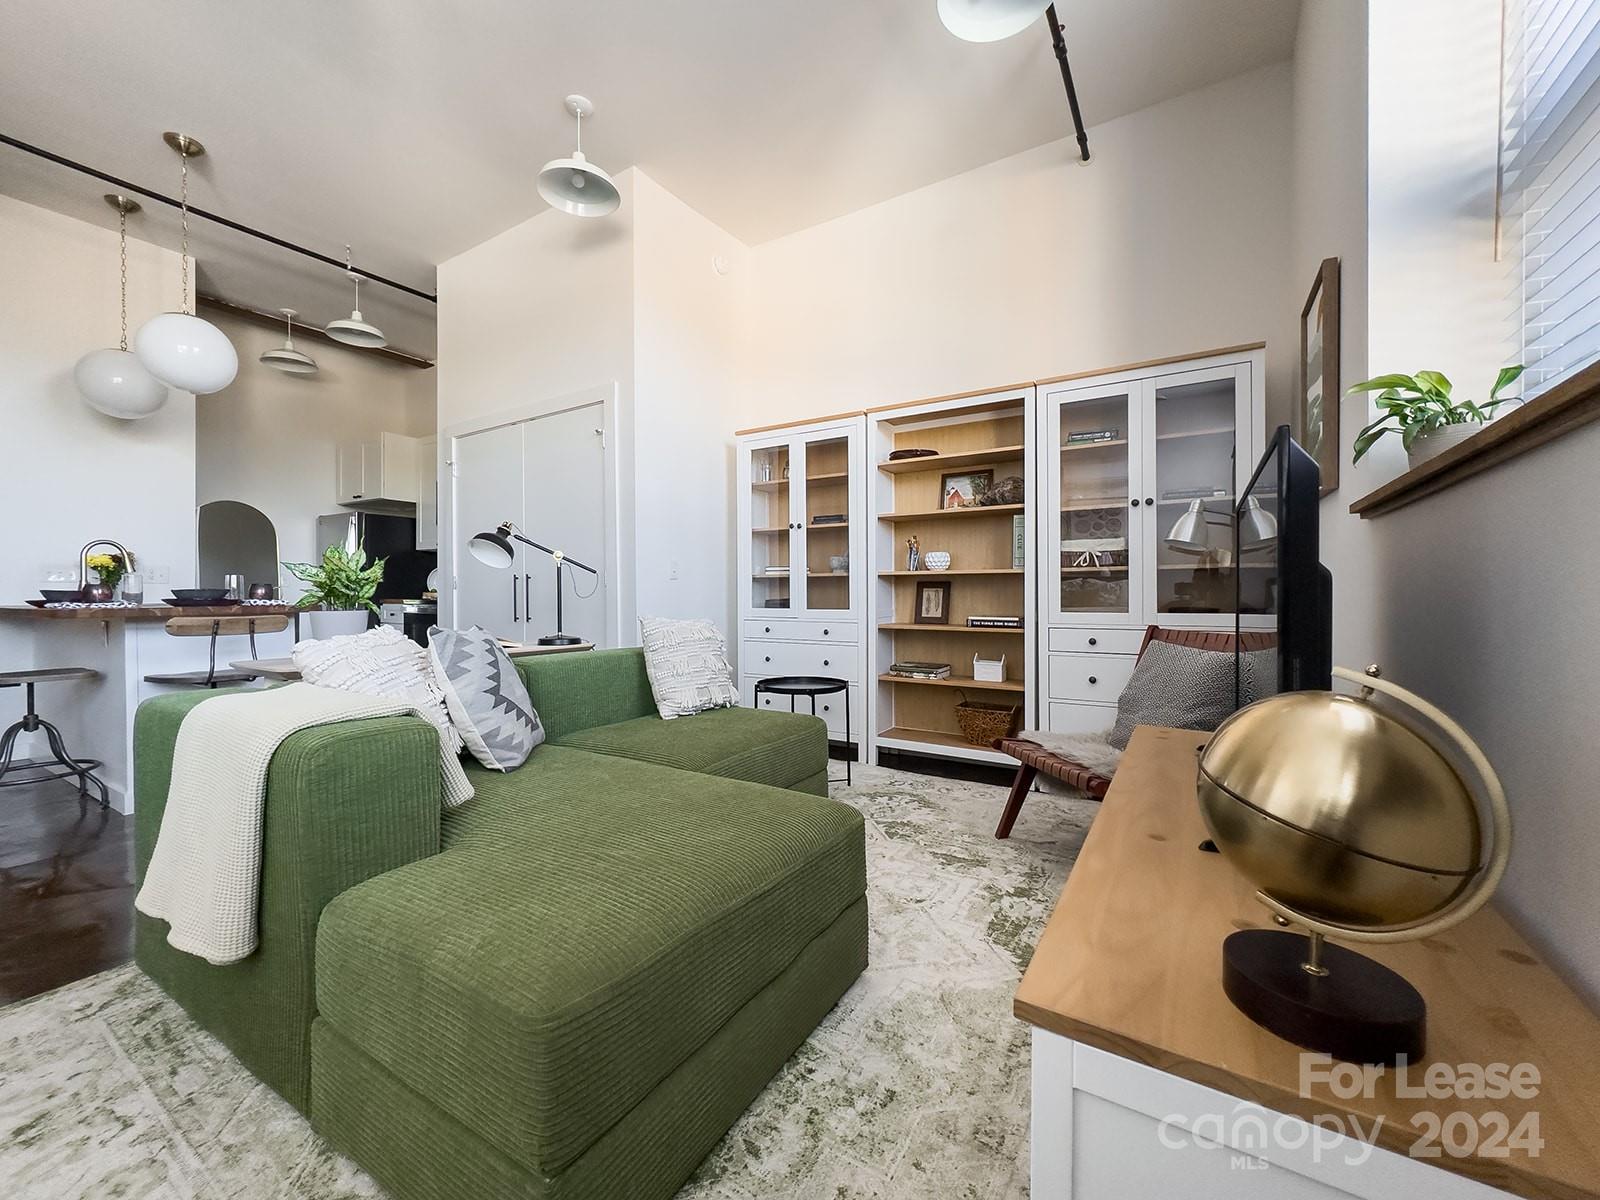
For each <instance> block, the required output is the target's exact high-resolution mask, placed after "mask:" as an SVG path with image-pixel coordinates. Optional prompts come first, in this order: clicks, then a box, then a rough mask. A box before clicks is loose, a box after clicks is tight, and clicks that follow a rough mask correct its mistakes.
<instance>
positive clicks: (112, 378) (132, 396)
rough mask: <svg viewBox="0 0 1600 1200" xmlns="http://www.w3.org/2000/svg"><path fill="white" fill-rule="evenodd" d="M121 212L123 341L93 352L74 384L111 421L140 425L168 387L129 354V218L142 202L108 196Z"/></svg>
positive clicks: (74, 372)
mask: <svg viewBox="0 0 1600 1200" xmlns="http://www.w3.org/2000/svg"><path fill="white" fill-rule="evenodd" d="M106 203H107V204H109V205H111V207H112V208H114V209H116V210H117V248H118V256H119V259H120V261H121V264H122V275H121V278H122V341H121V343H120V346H119V348H118V349H116V350H91V351H90V352H89V353H88V354H85V355H84V356H83V357H82V358H80V359H79V360H78V365H77V366H75V367H73V368H72V378H73V381H74V382H75V383H76V384H77V385H78V392H79V394H80V395H82V396H83V398H84V399H85V400H86V401H88V403H89V407H90V408H93V409H94V410H96V411H97V412H103V413H105V414H106V416H108V417H118V418H120V419H121V420H124V421H137V420H139V419H140V418H141V417H148V416H149V415H150V414H151V413H153V412H155V411H156V410H157V409H159V408H160V407H161V406H162V405H163V404H165V403H166V402H167V385H166V384H164V383H162V382H161V381H160V380H159V379H157V378H156V377H155V376H154V375H152V374H150V372H149V371H146V370H145V369H144V364H143V363H141V362H140V361H139V360H138V359H137V358H136V357H135V356H134V355H132V354H130V353H129V352H128V214H129V213H136V212H138V211H139V202H138V201H137V200H130V199H128V197H126V196H107V197H106Z"/></svg>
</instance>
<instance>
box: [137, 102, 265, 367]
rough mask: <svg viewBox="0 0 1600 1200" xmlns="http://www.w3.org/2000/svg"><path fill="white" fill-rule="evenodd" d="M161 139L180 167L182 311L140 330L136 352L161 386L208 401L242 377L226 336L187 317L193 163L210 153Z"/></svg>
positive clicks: (174, 138)
mask: <svg viewBox="0 0 1600 1200" xmlns="http://www.w3.org/2000/svg"><path fill="white" fill-rule="evenodd" d="M161 137H162V140H163V141H165V142H166V143H167V145H169V146H171V147H172V149H173V150H174V151H175V152H176V153H177V155H178V161H179V162H180V163H181V164H182V165H181V168H180V172H181V184H180V191H179V196H180V200H179V206H178V211H179V214H180V221H181V225H182V234H181V239H180V245H179V251H178V263H179V271H180V272H181V274H182V279H181V291H180V296H181V298H182V308H181V309H180V311H178V312H166V313H161V314H159V315H158V316H154V317H151V318H150V319H149V320H148V321H146V322H145V323H144V324H143V325H141V326H140V327H139V332H138V334H137V335H135V337H134V339H133V348H134V352H135V353H136V354H137V355H138V356H139V361H140V362H141V363H143V364H144V366H145V369H146V370H147V371H149V372H150V374H152V375H154V376H155V377H156V378H157V379H159V380H160V381H161V382H162V383H165V384H167V385H168V386H169V387H175V388H177V389H179V390H180V391H184V392H193V393H194V394H195V395H197V396H205V395H209V394H210V393H212V392H220V391H221V390H222V389H223V388H225V387H227V386H228V385H229V384H230V383H232V382H233V380H234V376H236V375H238V373H239V354H238V351H236V350H235V349H234V348H233V343H232V342H230V341H229V340H228V338H227V335H226V334H224V333H223V332H222V330H220V329H218V328H217V327H216V326H215V325H213V324H212V323H211V322H210V321H204V320H201V319H200V318H199V317H197V316H195V315H194V314H193V313H192V312H190V311H189V160H190V159H191V158H198V157H199V156H200V155H202V154H204V153H205V152H206V149H205V147H204V146H202V145H201V144H200V143H199V142H197V141H195V139H194V138H192V137H187V136H185V135H184V134H181V133H172V132H167V133H164V134H162V135H161Z"/></svg>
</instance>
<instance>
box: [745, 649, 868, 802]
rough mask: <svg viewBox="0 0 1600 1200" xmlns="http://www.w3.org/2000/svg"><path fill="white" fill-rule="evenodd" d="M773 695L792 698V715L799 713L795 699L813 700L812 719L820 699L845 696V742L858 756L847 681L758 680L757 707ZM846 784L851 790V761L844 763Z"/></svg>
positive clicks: (781, 677)
mask: <svg viewBox="0 0 1600 1200" xmlns="http://www.w3.org/2000/svg"><path fill="white" fill-rule="evenodd" d="M763 692H771V693H772V694H773V695H776V696H787V697H789V711H790V712H795V711H797V710H796V709H795V697H797V696H810V697H811V715H812V716H813V717H814V716H816V715H817V697H818V696H831V695H833V693H834V692H843V693H844V741H845V745H846V746H848V747H850V753H851V754H853V753H855V743H854V742H852V741H851V740H850V685H849V683H847V682H846V681H845V680H843V679H835V678H834V677H833V676H831V675H774V676H773V677H772V678H770V679H758V680H756V694H755V705H756V707H757V708H759V707H761V694H762V693H763ZM828 782H829V783H838V782H839V781H838V780H837V779H830V780H829V781H828ZM844 784H845V786H846V787H849V786H850V759H849V758H848V757H846V758H845V760H844Z"/></svg>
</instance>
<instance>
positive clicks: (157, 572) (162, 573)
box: [144, 563, 172, 583]
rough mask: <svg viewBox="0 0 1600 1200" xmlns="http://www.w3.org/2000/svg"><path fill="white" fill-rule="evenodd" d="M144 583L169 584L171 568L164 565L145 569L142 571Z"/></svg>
mask: <svg viewBox="0 0 1600 1200" xmlns="http://www.w3.org/2000/svg"><path fill="white" fill-rule="evenodd" d="M144 581H145V582H146V583H171V582H172V568H171V567H169V566H167V565H166V564H165V563H161V564H157V565H155V566H149V567H146V568H145V569H144Z"/></svg>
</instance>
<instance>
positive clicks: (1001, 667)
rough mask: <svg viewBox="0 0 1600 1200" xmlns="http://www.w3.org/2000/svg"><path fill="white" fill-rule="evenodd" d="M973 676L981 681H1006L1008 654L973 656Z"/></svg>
mask: <svg viewBox="0 0 1600 1200" xmlns="http://www.w3.org/2000/svg"><path fill="white" fill-rule="evenodd" d="M972 678H973V679H975V680H977V682H979V683H1004V682H1005V681H1006V656H1005V655H1004V654H1002V655H1001V656H1000V657H999V658H984V657H983V656H982V655H978V654H974V655H973V656H972Z"/></svg>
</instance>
